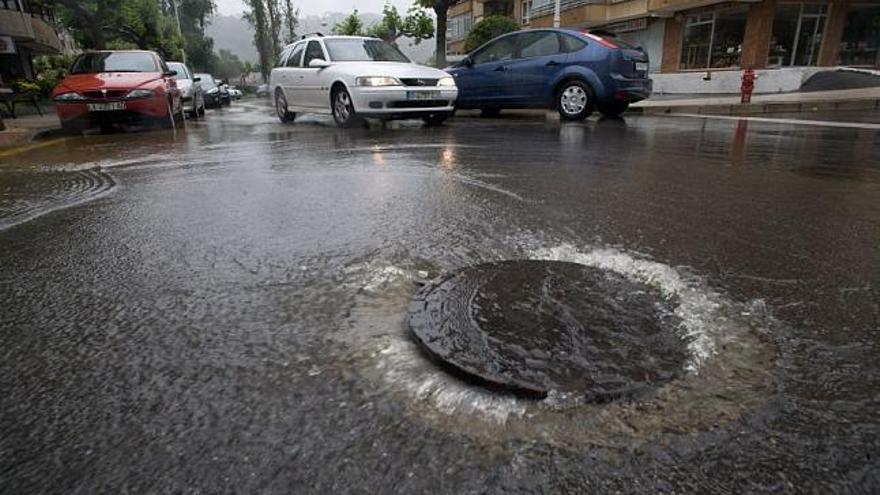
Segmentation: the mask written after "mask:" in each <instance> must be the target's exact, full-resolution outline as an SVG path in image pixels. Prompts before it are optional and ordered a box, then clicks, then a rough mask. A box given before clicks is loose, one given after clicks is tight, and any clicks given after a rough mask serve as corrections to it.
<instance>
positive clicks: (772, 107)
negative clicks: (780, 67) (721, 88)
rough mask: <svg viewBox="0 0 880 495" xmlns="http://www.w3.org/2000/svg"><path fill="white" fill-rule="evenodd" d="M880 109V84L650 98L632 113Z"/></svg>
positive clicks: (630, 109) (718, 113)
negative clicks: (747, 99) (745, 98)
mask: <svg viewBox="0 0 880 495" xmlns="http://www.w3.org/2000/svg"><path fill="white" fill-rule="evenodd" d="M867 109H874V110H880V88H858V89H843V90H837V91H812V92H803V93H777V94H763V95H755V96H752V102H751V103H747V104H741V103H740V97H739V96H738V95H737V96H720V97H699V98H693V97H692V98H682V99H670V98H668V95H664V97H663V98H659V99H648V100H644V101H640V102H638V103H635V104H633V105H631V106H630V108H629V113H644V114H658V113H689V114H703V113H705V114H713V115H750V114H756V113H770V112H816V111H829V110H867Z"/></svg>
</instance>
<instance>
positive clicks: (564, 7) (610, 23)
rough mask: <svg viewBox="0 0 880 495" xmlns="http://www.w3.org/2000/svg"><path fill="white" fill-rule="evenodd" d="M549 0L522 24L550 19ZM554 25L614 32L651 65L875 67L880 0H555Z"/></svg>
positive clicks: (879, 57)
mask: <svg viewBox="0 0 880 495" xmlns="http://www.w3.org/2000/svg"><path fill="white" fill-rule="evenodd" d="M553 4H554V2H553V0H534V3H533V4H531V5H530V11H529V14H528V16H527V17H526V19H527V25H528V26H529V27H548V26H552V25H553V8H554V6H553ZM561 25H562V26H564V27H573V28H589V29H604V30H606V31H610V32H614V33H615V34H617V35H618V36H619V37H620V38H622V39H623V40H625V41H627V42H629V43H631V44H634V45H638V46H641V47H642V48H644V49H645V51H647V52H648V55H649V57H650V59H651V65H652V71H659V72H667V73H668V72H685V71H707V70H724V69H739V68H744V67H752V68H754V69H765V68H781V67H804V66H836V65H846V66H860V67H871V68H877V67H880V0H823V1H811V2H792V1H783V0H757V1H754V0H750V1H742V0H740V1H723V2H719V1H717V0H708V1H707V0H561Z"/></svg>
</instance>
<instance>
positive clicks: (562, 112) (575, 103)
mask: <svg viewBox="0 0 880 495" xmlns="http://www.w3.org/2000/svg"><path fill="white" fill-rule="evenodd" d="M556 110H558V111H559V117H560V118H561V119H562V120H584V119H585V118H587V117H589V116H590V114H591V113H593V90H592V89H591V88H590V86H589V85H588V84H587V83H585V82H583V81H567V82H565V83H563V84H562V86H561V87H560V88H559V91H558V92H557V93H556Z"/></svg>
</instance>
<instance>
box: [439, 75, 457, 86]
mask: <svg viewBox="0 0 880 495" xmlns="http://www.w3.org/2000/svg"><path fill="white" fill-rule="evenodd" d="M437 86H447V87H450V86H455V79H453V78H451V77H449V76H446V77H441V78H440V79H438V80H437Z"/></svg>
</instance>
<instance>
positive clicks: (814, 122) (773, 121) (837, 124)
mask: <svg viewBox="0 0 880 495" xmlns="http://www.w3.org/2000/svg"><path fill="white" fill-rule="evenodd" d="M669 116H670V117H695V118H698V119H717V120H751V121H753V122H768V123H771V124H795V125H814V126H823V127H847V128H851V129H880V124H870V123H867V122H835V121H833V120H802V119H776V118H771V117H746V116H741V117H740V116H735V115H706V114H697V113H672V114H669Z"/></svg>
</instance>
